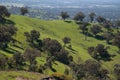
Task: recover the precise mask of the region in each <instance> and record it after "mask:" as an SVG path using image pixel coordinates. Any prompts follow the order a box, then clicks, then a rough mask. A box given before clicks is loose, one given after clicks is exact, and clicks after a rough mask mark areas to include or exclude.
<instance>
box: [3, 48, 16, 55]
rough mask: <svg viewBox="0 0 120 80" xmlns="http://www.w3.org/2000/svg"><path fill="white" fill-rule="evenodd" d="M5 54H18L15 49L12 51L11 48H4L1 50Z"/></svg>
mask: <svg viewBox="0 0 120 80" xmlns="http://www.w3.org/2000/svg"><path fill="white" fill-rule="evenodd" d="M3 50H4V51H5V52H8V53H10V54H15V53H16V52H18V51H17V50H15V49H12V48H5V49H3Z"/></svg>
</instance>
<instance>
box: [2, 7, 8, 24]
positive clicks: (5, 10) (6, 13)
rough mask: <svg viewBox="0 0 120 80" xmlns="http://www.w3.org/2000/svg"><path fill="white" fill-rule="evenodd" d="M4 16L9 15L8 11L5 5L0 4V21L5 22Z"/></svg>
mask: <svg viewBox="0 0 120 80" xmlns="http://www.w3.org/2000/svg"><path fill="white" fill-rule="evenodd" d="M5 17H10V13H9V12H8V10H7V8H6V7H5V6H0V22H5V21H6V19H5Z"/></svg>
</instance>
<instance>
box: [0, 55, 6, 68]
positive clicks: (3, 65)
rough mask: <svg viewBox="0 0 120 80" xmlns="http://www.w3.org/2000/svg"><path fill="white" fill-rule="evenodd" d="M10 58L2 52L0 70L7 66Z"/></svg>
mask: <svg viewBox="0 0 120 80" xmlns="http://www.w3.org/2000/svg"><path fill="white" fill-rule="evenodd" d="M7 61H8V58H7V57H6V56H4V55H2V54H0V70H5V69H6V66H7V64H6V63H7Z"/></svg>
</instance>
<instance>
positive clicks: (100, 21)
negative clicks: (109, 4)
mask: <svg viewBox="0 0 120 80" xmlns="http://www.w3.org/2000/svg"><path fill="white" fill-rule="evenodd" d="M96 20H97V21H98V22H99V23H104V22H105V21H106V19H105V18H104V17H102V16H99V17H97V19H96Z"/></svg>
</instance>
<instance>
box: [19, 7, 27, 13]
mask: <svg viewBox="0 0 120 80" xmlns="http://www.w3.org/2000/svg"><path fill="white" fill-rule="evenodd" d="M20 11H21V15H25V14H26V13H28V9H27V8H25V7H21V8H20Z"/></svg>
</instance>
